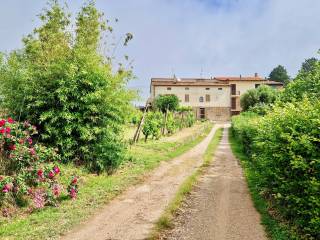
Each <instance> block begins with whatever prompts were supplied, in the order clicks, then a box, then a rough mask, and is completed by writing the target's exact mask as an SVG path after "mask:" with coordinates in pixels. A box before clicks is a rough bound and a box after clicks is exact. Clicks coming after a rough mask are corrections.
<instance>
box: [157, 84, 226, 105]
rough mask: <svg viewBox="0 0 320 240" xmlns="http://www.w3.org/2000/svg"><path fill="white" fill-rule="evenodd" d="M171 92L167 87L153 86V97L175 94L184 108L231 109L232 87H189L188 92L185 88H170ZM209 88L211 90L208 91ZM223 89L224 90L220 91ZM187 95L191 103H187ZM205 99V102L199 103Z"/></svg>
mask: <svg viewBox="0 0 320 240" xmlns="http://www.w3.org/2000/svg"><path fill="white" fill-rule="evenodd" d="M168 87H171V90H167V86H154V93H153V86H152V96H153V97H157V96H158V95H164V94H174V95H176V96H177V97H178V98H179V100H180V104H181V105H182V106H190V107H230V87H229V86H208V87H206V86H203V87H202V86H201V87H198V86H189V87H188V88H189V90H186V87H185V86H168ZM206 88H209V90H206ZM219 88H222V90H219ZM185 94H189V102H185ZM206 94H209V95H210V102H206ZM201 96H202V97H203V100H204V101H203V102H200V101H199V98H200V97H201Z"/></svg>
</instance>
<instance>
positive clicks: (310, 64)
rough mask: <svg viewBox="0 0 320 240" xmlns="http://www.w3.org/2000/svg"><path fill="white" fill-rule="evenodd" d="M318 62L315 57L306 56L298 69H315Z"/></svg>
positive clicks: (305, 70)
mask: <svg viewBox="0 0 320 240" xmlns="http://www.w3.org/2000/svg"><path fill="white" fill-rule="evenodd" d="M317 62H319V60H318V59H316V58H314V57H313V58H308V59H306V60H305V61H304V62H303V63H302V65H301V69H300V71H303V72H310V71H312V70H313V69H315V67H316V63H317Z"/></svg>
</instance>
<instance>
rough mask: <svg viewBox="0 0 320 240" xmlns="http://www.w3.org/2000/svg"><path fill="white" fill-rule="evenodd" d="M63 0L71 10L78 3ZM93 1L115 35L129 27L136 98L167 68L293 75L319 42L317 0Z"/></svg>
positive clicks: (187, 72)
mask: <svg viewBox="0 0 320 240" xmlns="http://www.w3.org/2000/svg"><path fill="white" fill-rule="evenodd" d="M16 2H23V1H22V0H21V1H16ZM36 2H38V3H39V1H36ZM41 2H42V1H41ZM70 4H71V6H70V8H71V9H72V11H74V10H76V8H78V7H79V5H80V2H73V1H72V2H71V3H70ZM97 6H98V7H99V9H101V10H102V11H104V12H105V13H106V16H108V17H111V18H115V17H117V18H119V19H120V22H119V24H117V26H115V27H116V33H125V32H132V33H133V35H134V39H133V41H132V42H131V43H130V44H129V46H128V48H126V49H125V52H127V53H128V55H129V56H130V57H131V58H133V59H134V64H133V65H134V72H135V74H136V75H137V77H138V79H137V80H134V81H132V82H131V83H130V86H133V87H136V88H139V89H141V90H142V91H143V97H144V98H146V97H147V96H148V91H149V82H150V78H151V77H155V76H164V77H165V76H172V73H173V71H174V73H175V74H176V75H177V76H179V77H192V76H194V77H198V76H200V72H201V69H203V76H208V77H209V76H216V75H239V74H242V75H246V74H250V75H252V74H254V72H258V73H259V74H260V75H262V76H267V75H268V74H269V72H270V71H271V70H272V68H273V67H275V66H276V65H278V64H282V65H284V66H285V67H286V68H287V69H288V71H289V74H291V75H292V76H294V75H295V74H296V72H297V70H298V69H299V67H300V65H301V63H302V61H303V60H304V59H305V58H308V57H312V56H316V52H317V50H318V49H319V48H320V44H319V43H320V32H319V31H318V25H319V22H320V14H319V9H320V1H319V0H304V1H301V0H227V1H226V0H211V1H210V0H183V1H182V0H97ZM37 7H38V6H37ZM26 9H27V8H26ZM13 10H14V11H16V9H13ZM39 10H40V9H39ZM33 11H34V9H33ZM0 12H1V10H0ZM1 19H2V17H1V16H0V20H1ZM8 24H10V23H8ZM12 24H13V23H12ZM14 24H18V23H17V21H15V22H14ZM11 28H13V29H14V26H12V27H11ZM8 33H9V31H7V32H6V34H8ZM1 37H2V36H1ZM3 41H4V40H0V47H1V42H3ZM118 54H123V52H122V51H119V52H118Z"/></svg>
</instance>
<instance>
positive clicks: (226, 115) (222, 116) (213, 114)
mask: <svg viewBox="0 0 320 240" xmlns="http://www.w3.org/2000/svg"><path fill="white" fill-rule="evenodd" d="M204 109H205V119H208V120H212V121H228V120H230V117H231V113H230V108H229V107H206V108H204ZM194 111H195V113H196V117H197V119H201V118H200V108H199V107H197V108H194Z"/></svg>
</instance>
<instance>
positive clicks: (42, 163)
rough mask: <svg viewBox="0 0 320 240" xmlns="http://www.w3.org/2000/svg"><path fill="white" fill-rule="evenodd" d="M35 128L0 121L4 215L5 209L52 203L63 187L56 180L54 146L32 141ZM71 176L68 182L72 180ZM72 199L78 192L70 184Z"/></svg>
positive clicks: (0, 190)
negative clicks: (48, 146)
mask: <svg viewBox="0 0 320 240" xmlns="http://www.w3.org/2000/svg"><path fill="white" fill-rule="evenodd" d="M36 136H37V129H36V127H35V126H32V125H31V124H29V123H28V122H24V123H19V122H16V121H14V120H13V119H11V118H8V119H6V120H5V119H1V120H0V159H1V162H0V163H1V166H0V167H1V172H3V173H4V174H5V176H0V209H1V210H2V213H3V215H4V216H8V215H10V214H8V209H9V208H11V207H12V206H13V207H17V206H30V207H31V209H39V208H43V207H44V206H46V205H52V206H56V205H57V203H58V200H59V196H60V195H61V193H62V191H63V190H64V187H63V186H62V184H61V183H59V176H60V174H61V169H60V166H59V155H58V154H57V152H56V151H55V150H54V149H51V148H46V147H44V146H42V145H40V144H36V143H35V139H36V138H35V137H36ZM74 181H75V180H74V178H73V179H72V182H74ZM73 186H74V190H72V194H71V193H70V191H69V187H68V193H69V195H70V197H71V198H72V199H74V198H75V196H76V194H77V192H78V185H77V181H76V182H75V183H73Z"/></svg>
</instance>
